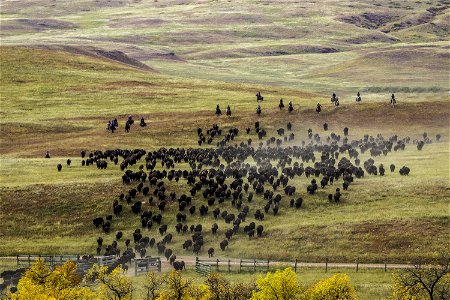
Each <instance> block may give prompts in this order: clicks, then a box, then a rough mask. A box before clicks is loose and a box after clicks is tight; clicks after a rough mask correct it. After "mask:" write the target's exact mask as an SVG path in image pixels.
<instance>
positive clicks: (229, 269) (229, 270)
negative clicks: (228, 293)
mask: <svg viewBox="0 0 450 300" xmlns="http://www.w3.org/2000/svg"><path fill="white" fill-rule="evenodd" d="M230 272H231V265H230V260H229V259H228V273H230Z"/></svg>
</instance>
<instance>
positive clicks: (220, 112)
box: [216, 104, 222, 116]
mask: <svg viewBox="0 0 450 300" xmlns="http://www.w3.org/2000/svg"><path fill="white" fill-rule="evenodd" d="M221 114H222V111H221V110H220V106H219V104H217V106H216V115H217V116H220V115H221Z"/></svg>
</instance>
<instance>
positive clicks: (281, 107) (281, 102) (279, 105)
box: [278, 98, 284, 110]
mask: <svg viewBox="0 0 450 300" xmlns="http://www.w3.org/2000/svg"><path fill="white" fill-rule="evenodd" d="M278 107H279V108H280V110H282V109H283V108H284V103H283V98H281V99H280V104H278Z"/></svg>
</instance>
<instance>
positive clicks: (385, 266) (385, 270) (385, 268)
mask: <svg viewBox="0 0 450 300" xmlns="http://www.w3.org/2000/svg"><path fill="white" fill-rule="evenodd" d="M384 272H385V273H386V272H387V265H386V261H385V262H384Z"/></svg>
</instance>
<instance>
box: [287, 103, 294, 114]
mask: <svg viewBox="0 0 450 300" xmlns="http://www.w3.org/2000/svg"><path fill="white" fill-rule="evenodd" d="M293 110H294V105H293V104H292V101H290V102H289V106H288V111H289V112H292V111H293Z"/></svg>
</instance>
